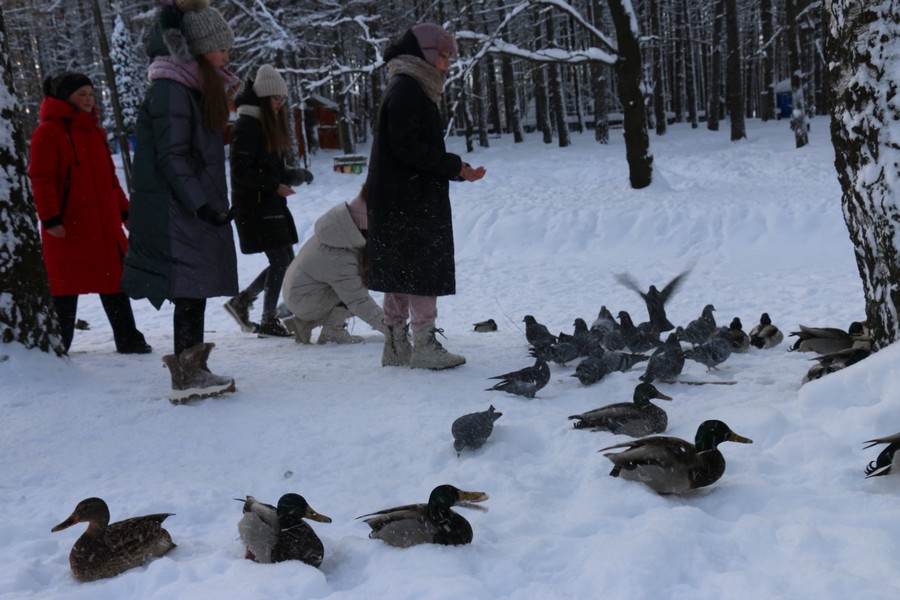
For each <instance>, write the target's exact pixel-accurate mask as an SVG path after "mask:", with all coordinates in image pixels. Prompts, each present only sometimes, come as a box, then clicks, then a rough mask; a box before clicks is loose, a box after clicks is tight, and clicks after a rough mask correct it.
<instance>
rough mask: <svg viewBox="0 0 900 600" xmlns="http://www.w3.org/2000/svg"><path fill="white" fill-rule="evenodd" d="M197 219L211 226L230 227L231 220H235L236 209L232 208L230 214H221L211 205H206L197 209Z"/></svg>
mask: <svg viewBox="0 0 900 600" xmlns="http://www.w3.org/2000/svg"><path fill="white" fill-rule="evenodd" d="M197 217H199V218H201V219H203V220H204V221H206V222H207V223H209V224H210V225H215V226H216V227H221V226H223V225H228V224H229V223H231V220H232V219H234V209H233V208H232V209H230V210H229V211H228V212H224V213H220V212H218V211H216V210H215V209H213V208H212V207H210V205H209V204H204V205H203V206H201V207H200V208H198V209H197Z"/></svg>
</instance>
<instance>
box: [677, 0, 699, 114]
mask: <svg viewBox="0 0 900 600" xmlns="http://www.w3.org/2000/svg"><path fill="white" fill-rule="evenodd" d="M681 15H682V19H683V23H684V73H685V76H684V86H685V102H687V113H688V120H689V121H690V122H691V129H697V121H698V117H697V76H696V71H697V59H696V55H695V54H694V28H693V27H692V26H691V25H692V19H691V12H690V9H689V5H688V0H681Z"/></svg>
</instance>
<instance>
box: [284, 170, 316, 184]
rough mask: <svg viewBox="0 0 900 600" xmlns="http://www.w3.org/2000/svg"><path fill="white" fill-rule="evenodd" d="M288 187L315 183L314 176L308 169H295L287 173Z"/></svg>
mask: <svg viewBox="0 0 900 600" xmlns="http://www.w3.org/2000/svg"><path fill="white" fill-rule="evenodd" d="M286 175H287V182H286V183H287V184H288V185H301V184H304V183H312V182H313V174H312V173H311V172H309V171H307V170H306V169H302V168H300V167H294V168H292V169H288V170H287V172H286Z"/></svg>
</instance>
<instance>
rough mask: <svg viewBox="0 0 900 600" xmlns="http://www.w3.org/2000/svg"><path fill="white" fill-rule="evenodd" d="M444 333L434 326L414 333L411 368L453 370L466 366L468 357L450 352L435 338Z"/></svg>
mask: <svg viewBox="0 0 900 600" xmlns="http://www.w3.org/2000/svg"><path fill="white" fill-rule="evenodd" d="M438 333H440V334H442V335H443V333H444V330H443V329H437V328H436V327H434V326H433V325H432V326H430V327H428V328H426V329H424V330H422V331H416V332H415V333H413V349H412V355H411V356H410V358H409V366H410V368H413V369H451V368H453V367H458V366H460V365H464V364H466V357H465V356H461V355H459V354H453V353H452V352H448V351H447V350H446V349H445V348H444V347H443V346H441V343H440V342H439V341H437V339H436V338H435V334H438Z"/></svg>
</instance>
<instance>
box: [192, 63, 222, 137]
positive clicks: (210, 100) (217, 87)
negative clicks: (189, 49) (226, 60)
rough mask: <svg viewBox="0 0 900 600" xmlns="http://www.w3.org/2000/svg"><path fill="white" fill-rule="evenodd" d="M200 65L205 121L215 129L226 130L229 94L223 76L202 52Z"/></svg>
mask: <svg viewBox="0 0 900 600" xmlns="http://www.w3.org/2000/svg"><path fill="white" fill-rule="evenodd" d="M196 58H197V64H198V65H200V98H201V103H202V106H203V122H204V123H205V124H206V126H207V127H208V128H210V129H212V130H213V131H225V127H226V126H227V125H228V116H229V113H230V109H229V108H228V94H227V93H226V92H225V84H224V82H223V81H222V77H221V76H220V75H219V72H218V71H217V70H216V68H215V67H213V66H212V64H211V63H210V62H209V61H208V60H206V57H205V56H203V55H202V54H200V55H198V56H197V57H196Z"/></svg>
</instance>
